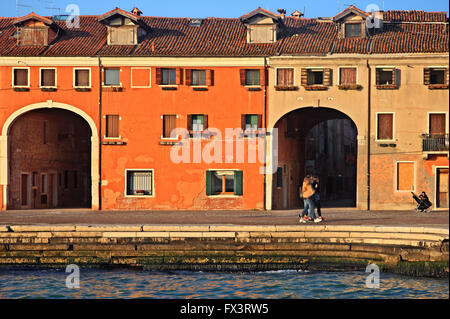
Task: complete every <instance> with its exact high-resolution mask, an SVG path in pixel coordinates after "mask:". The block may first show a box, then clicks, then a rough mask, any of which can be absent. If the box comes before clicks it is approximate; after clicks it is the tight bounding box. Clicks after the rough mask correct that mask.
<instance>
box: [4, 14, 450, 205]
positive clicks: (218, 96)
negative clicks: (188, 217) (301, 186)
mask: <svg viewBox="0 0 450 319" xmlns="http://www.w3.org/2000/svg"><path fill="white" fill-rule="evenodd" d="M279 13H280V14H273V13H271V12H268V11H266V10H263V9H260V8H259V9H257V10H255V11H253V12H251V13H248V14H246V15H244V16H242V17H240V18H238V19H222V18H207V19H188V18H158V17H146V16H141V12H140V11H139V10H137V9H136V8H135V9H134V10H133V11H132V12H131V13H129V12H126V11H123V10H121V9H117V8H116V9H114V10H112V11H109V12H107V13H106V14H104V15H102V16H81V17H78V18H77V20H75V21H70V23H68V21H67V20H64V19H61V17H51V18H49V17H42V16H39V15H36V14H34V13H31V14H29V15H27V16H25V17H22V18H0V30H1V33H0V126H1V129H2V132H1V137H0V186H1V193H2V196H1V199H0V201H1V207H2V210H7V209H50V208H74V207H80V208H89V209H92V210H99V209H101V210H151V209H154V210H208V209H219V210H253V209H257V210H263V209H272V202H273V203H274V205H273V206H274V208H275V209H278V208H280V207H281V208H294V207H297V206H299V204H300V201H299V199H298V198H297V188H298V187H297V182H298V181H300V177H301V176H304V174H305V169H306V168H307V164H308V163H309V162H307V160H308V159H309V157H306V158H305V162H302V161H299V162H298V163H297V162H295V165H294V166H295V167H294V166H292V167H293V168H292V169H290V171H291V172H292V173H290V175H289V178H287V177H286V176H287V175H282V172H283V167H284V171H285V173H286V171H289V167H288V169H286V165H284V162H283V161H285V162H289V159H290V158H293V157H295V158H297V157H298V158H300V157H301V156H303V155H302V154H303V153H305V152H306V151H305V149H304V148H305V145H306V144H307V143H306V142H307V141H306V140H302V141H300V142H298V143H297V142H295V143H294V142H292V141H294V139H295V138H294V139H292V138H293V136H291V135H289V134H286V132H287V133H289V132H288V131H289V129H290V128H289V127H290V126H292V125H294V126H295V125H297V124H298V125H300V124H301V125H303V126H305V127H308V128H309V129H311V128H312V127H310V124H311V125H312V123H314V125H315V123H316V122H317V123H319V122H321V121H322V122H323V121H324V120H330V119H334V117H332V116H331V117H330V116H328V117H327V116H322V117H320V116H319V117H318V115H317V114H318V113H317V112H316V111H317V110H316V109H315V108H313V107H315V104H317V106H318V105H319V104H321V103H320V98H321V99H322V105H323V104H326V103H328V104H330V105H331V104H333V102H331V101H333V100H334V99H333V98H330V97H328V96H325V95H324V94H325V93H323V90H322V89H323V85H322V84H318V86H320V90H319V89H318V90H319V92H318V93H315V92H313V93H310V92H308V93H305V94H309V95H304V96H303V95H302V96H300V95H299V93H298V92H295V90H294V89H292V88H294V87H295V86H294V85H293V84H294V83H297V82H299V81H300V80H301V75H300V73H301V72H297V73H295V71H292V73H288V72H285V73H286V75H283V77H280V76H279V74H282V73H281V72H279V69H287V68H291V69H292V70H293V69H294V68H295V67H298V66H299V62H298V61H296V60H295V56H301V58H304V57H305V56H314V58H315V59H316V60H317V61H315V63H316V64H317V65H314V67H315V69H317V66H322V64H324V63H325V62H326V63H328V64H329V65H328V64H327V65H326V67H327V68H330V67H336V70H339V68H338V66H340V65H338V64H336V63H341V62H342V61H344V60H345V61H344V62H345V65H350V66H352V67H354V66H355V65H358V64H360V63H362V62H361V61H363V59H366V58H367V54H368V53H367V52H366V51H365V50H367V49H370V50H372V45H369V44H368V42H367V41H368V40H367V39H366V37H365V36H362V37H361V39H359V38H358V39H355V35H354V34H351V37H352V39H345V38H344V39H342V35H341V34H340V32H338V31H337V30H338V29H336V27H335V25H334V24H336V23H341V24H342V25H343V27H342V28H344V23H343V22H341V20H338V19H336V21H332V20H331V19H330V21H328V20H327V21H322V20H323V19H322V20H321V19H305V18H302V17H301V15H299V14H297V15H295V16H294V15H293V16H292V17H285V12H283V11H280V12H279ZM347 13H348V15H347ZM347 13H346V17H350V18H349V19H348V20H349V21H350V22H349V23H350V24H352V23H353V24H355V21H359V20H355V19H354V16H358V14H360V12H359V11H357V10H356V8H353V7H351V8H350V11H349V12H347ZM354 13H355V14H354ZM361 15H362V14H361ZM364 17H365V14H364ZM438 18H439V19H441V18H442V17H441V15H438ZM339 19H341V18H339ZM427 19H428V18H427ZM316 20H317V21H316ZM319 20H320V21H319ZM345 21H347V20H345ZM413 22H414V21H413ZM359 23H360V22H359ZM396 23H397V22H396ZM414 23H416V22H414ZM427 23H428V22H427ZM436 23H437V24H445V22H442V21H440V22H439V21H438V22H436ZM316 25H317V26H316ZM447 25H448V23H447ZM426 27H428V24H427V25H426ZM306 28H317V30H316V29H314V30H316V31H314V32H317V33H318V34H321V36H320V37H315V39H314V41H310V40H311V39H310V40H308V39H306V40H305V39H303V38H302V37H303V36H305V35H306V36H308V35H309V34H310V33H308V30H306ZM344 29H345V28H344ZM344 29H343V30H344ZM363 29H364V28H362V29H361V30H363ZM349 30H350V29H349ZM352 30H353V31H352ZM354 30H356V29H351V30H350V31H351V32H354ZM358 30H359V29H358ZM397 30H400V29H399V28H396V29H395V32H399V33H401V31H397ZM435 31H436V30H435ZM408 32H409V31H408ZM359 33H360V34H363V33H364V32H362V31H359ZM407 34H408V35H409V34H410V33H407ZM428 34H430V33H428ZM400 35H401V36H403V34H400ZM344 36H345V34H344ZM358 36H359V35H357V37H358ZM379 38H380V39H382V37H379ZM445 39H447V40H445ZM304 40H305V41H304ZM301 41H304V42H301ZM373 41H375V40H373ZM424 41H428V39H425V40H424ZM433 41H435V43H434V42H433ZM446 41H447V44H448V31H447V34H445V35H442V39H441V38H439V39H434V38H433V39H432V42H431V44H429V47H430V48H431V49H432V50H434V51H432V52H429V53H430V55H434V56H436V55H437V54H441V53H443V54H444V55H445V54H446V56H447V57H448V48H447V47H446V46H443V44H442V43H445V42H446ZM316 42H318V43H316ZM360 42H361V43H362V44H361V43H360ZM380 43H381V40H380ZM433 43H434V44H433ZM383 45H384V44H383ZM427 45H428V42H427ZM375 48H376V46H375ZM427 48H428V46H427ZM333 50H334V51H336V53H333V52H332V51H333ZM394 50H395V48H394ZM413 50H414V48H413ZM421 50H423V52H422V53H423V54H427V53H428V51H427V50H428V49H421ZM330 52H331V53H330ZM332 54H334V55H333V56H331V55H332ZM336 54H337V55H338V56H336ZM339 54H341V56H339ZM383 54H385V53H384V52H381V53H379V55H380V57H381V56H382V55H383ZM396 54H397V55H401V54H404V53H403V52H396ZM407 54H408V53H407ZM327 56H328V57H329V59H328V60H329V61H332V62H328V60H326V57H327ZM283 57H285V58H287V59H286V61H287V62H286V63H285V62H284V61H282V59H283ZM335 57H336V59H337V60H338V59H341V60H342V61H337V62H334V60H333V59H335ZM290 58H292V59H290ZM395 58H396V59H397V58H398V56H396V57H395ZM277 59H280V61H281V62H280V61H277ZM383 59H384V57H383ZM319 60H320V61H319ZM439 61H440V60H439ZM319 62H320V63H319ZM388 62H389V61H388ZM277 63H278V64H277ZM302 63H303V62H302ZM330 63H331V64H330ZM383 63H385V62H384V61H383ZM386 63H387V62H386ZM334 64H336V65H334ZM380 65H381V64H380ZM383 65H384V64H383ZM386 65H388V66H390V65H391V64H390V63H387V64H386ZM439 66H440V67H441V65H439ZM444 67H445V68H446V70H447V71H445V72H447V73H444V74H445V76H446V79H444V84H443V86H445V87H442V88H439V89H440V90H441V91H440V92H442V93H441V95H442V96H447V97H448V65H447V66H446V65H444ZM384 68H388V67H387V66H384ZM299 70H300V69H299ZM316 71H317V70H316ZM438 71H439V70H438ZM283 74H284V73H283ZM289 74H292V77H293V78H292V79H290V78H289ZM327 77H328V78H330V77H331V79H332V78H333V75H332V73H331V75H330V74H328V75H327ZM335 77H336V78H337V76H336V75H335ZM372 77H374V78H375V75H373V76H372ZM368 78H370V75H369V76H368ZM305 79H306V77H305ZM317 79H318V78H317ZM317 79H316V78H314V81H316V80H317ZM319 80H320V79H319ZM322 80H323V79H322ZM280 81H282V82H283V83H284V82H286V83H287V84H286V85H285V86H283V87H279V85H278V84H279V82H280ZM290 81H292V83H291V85H288V84H289V83H290ZM302 81H303V80H302ZM308 81H309V78H308ZM327 81H329V79H327ZM335 81H336V80H335ZM377 81H378V78H377ZM288 82H289V83H288ZM329 82H330V83H328V84H327V86H332V85H333V83H332V82H333V81H332V80H331V81H329ZM374 82H375V81H374ZM362 83H363V88H362V89H359V88H358V90H359V91H358V92H352V91H349V93H347V92H345V94H346V95H345V99H346V100H354V99H353V98H352V96H356V95H358V96H363V95H364V97H365V96H366V94H368V93H367V87H370V85H371V84H370V82H369V83H368V84H366V83H365V82H362ZM269 85H270V86H269ZM275 91H276V92H275ZM279 91H281V93H280V92H279ZM284 91H287V92H284ZM270 94H272V96H273V97H272V96H270ZM302 94H304V93H303V92H302ZM352 94H353V95H352ZM342 95H344V93H342ZM316 97H318V99H319V100H318V101H319V102H316V100H317V98H316ZM300 99H301V100H302V101H303V99H305V100H308V101H309V99H311V101H314V105H313V104H312V103H311V105H307V106H310V107H311V110H310V111H308V112H309V113H308V112H307V113H304V114H303V113H298V114H297V115H298V117H299V118H298V119H296V120H295V121H297V122H298V123H297V122H295V121H294V120H293V119H290V120H289V119H288V118H287V117H286V121H284V120H283V121H280V123H281V124H279V125H278V126H276V125H275V124H274V123H275V121H274V120H273V119H272V118H271V116H272V117H273V118H274V119H275V118H276V117H277V118H282V117H283V116H284V115H286V114H288V113H289V112H291V111H293V110H295V109H296V108H297V107H296V105H297V104H298V103H300V102H299V101H300ZM366 100H367V99H365V98H364V99H361V100H360V102H361V103H360V104H361V105H362V103H366V102H365V101H366ZM324 101H326V102H324ZM358 101H359V100H358ZM431 102H432V101H431ZM438 102H439V103H435V104H442V103H441V100H439V101H438ZM372 103H373V105H376V103H377V100H374V101H373V102H372ZM427 103H428V102H427ZM336 105H337V102H336ZM332 106H333V107H334V105H332ZM425 107H426V106H425ZM334 108H335V109H336V110H338V111H339V106H336V107H334ZM347 108H348V110H349V111H347V114H348V115H349V118H350V119H353V120H355V121H357V122H358V124H359V132H358V133H357V134H358V135H356V133H355V132H354V131H355V129H352V134H353V135H354V141H353V140H352V142H351V145H353V146H352V149H353V148H354V150H353V151H352V152H354V153H355V154H356V152H358V153H357V155H358V160H359V163H360V164H358V166H355V165H356V164H354V166H352V167H351V170H350V171H351V172H352V174H354V176H353V175H352V177H351V179H352V180H351V181H350V186H349V187H348V188H349V189H352V192H354V194H353V193H352V194H351V196H350V197H351V199H352V202H355V203H354V205H355V206H357V207H360V208H363V207H367V206H365V202H366V201H368V200H370V198H369V199H367V198H368V196H369V195H367V194H366V193H365V191H364V189H365V187H366V184H367V182H366V181H365V176H366V175H367V165H366V164H364V162H363V161H362V159H363V157H364V156H365V152H366V146H365V145H366V144H364V142H362V140H364V138H365V136H367V135H369V136H370V135H371V134H373V132H372V131H370V132H366V130H367V129H369V130H370V125H368V128H367V127H366V124H362V125H361V123H363V121H366V119H367V115H364V116H363V115H361V114H362V113H361V112H360V110H358V108H357V107H353V106H352V105H348V106H347ZM278 113H279V114H278ZM335 113H336V114H337V113H338V112H335ZM438 113H439V114H440V113H442V112H438ZM271 114H272V115H271ZM305 114H306V115H305ZM327 114H328V113H327ZM327 114H325V115H327ZM330 114H331V113H330ZM294 115H295V114H294ZM297 115H295V116H294V118H295V117H296V116H297ZM332 115H333V116H334V113H333V114H332ZM369 117H370V114H369ZM336 118H337V119H338V120H339V119H340V117H339V116H338V117H336ZM373 118H375V113H374V114H373V115H372V119H373ZM347 120H348V119H347ZM272 122H274V123H272ZM294 122H295V123H294ZM299 123H300V124H299ZM349 123H351V122H349ZM445 123H448V115H447V116H446V117H444V133H445V132H447V147H448V124H445ZM331 124H332V125H335V124H336V123H334V122H333V123H331ZM331 124H330V125H331ZM336 125H337V124H336ZM445 125H446V126H447V127H445ZM268 127H269V128H271V127H272V128H273V127H277V129H278V131H279V133H278V134H279V137H280V139H279V142H280V149H281V150H282V153H281V154H274V153H275V151H277V150H275V151H274V152H272V151H268V148H270V149H271V150H272V147H275V148H276V147H277V143H278V136H277V135H276V133H277V132H273V131H272V130H269V132H266V128H268ZM342 127H343V126H342ZM291 129H292V127H291ZM285 131H286V132H285ZM294 131H296V132H297V131H301V130H300V129H295V130H294ZM319 131H320V130H317V132H319ZM342 131H343V129H342ZM306 133H307V132H306V131H305V132H303V133H302V134H304V135H305V136H306ZM319 133H320V132H319ZM319 133H317V134H319ZM353 135H352V136H353ZM302 136H303V135H302ZM341 137H342V140H343V139H344V136H343V135H342V136H340V135H339V139H341ZM275 139H276V141H275ZM309 144H311V143H309ZM356 144H358V146H356ZM444 144H445V143H444ZM293 145H294V146H293ZM349 145H350V144H349ZM349 145H344V144H343V145H342V147H340V148H342V149H344V148H345V146H347V147H348V148H350V146H351V145H350V146H349ZM356 147H358V150H356ZM340 148H339V149H340ZM372 151H373V150H372ZM369 152H370V149H369ZM352 154H353V153H352ZM347 155H348V154H347ZM441 155H442V151H441V150H440V153H439V156H440V157H439V159H440V162H439V163H438V164H439V165H440V166H439V167H443V168H444V169H445V168H447V174H448V148H447V153H445V150H444V153H443V156H441ZM445 155H447V156H446V157H445ZM269 157H270V158H269ZM347 157H348V156H347ZM441 157H442V160H441ZM278 158H280V160H281V161H282V162H283V165H280V166H279V167H278V163H277V159H278ZM311 158H312V157H311ZM314 158H315V157H314ZM355 161H356V159H354V160H352V161H351V162H355ZM310 162H311V161H310ZM266 163H268V164H266ZM288 164H289V163H288ZM341 164H342V163H341ZM372 169H373V168H372ZM430 169H431V170H433V169H436V168H435V167H434V166H433V167H431V168H430ZM353 172H354V173H353ZM369 173H370V167H369ZM278 175H280V178H278ZM268 176H270V178H268ZM281 176H284V178H285V180H284V179H283V178H281ZM447 176H448V175H447ZM382 179H383V178H382V177H381V178H377V177H376V174H374V177H373V178H372V185H377V183H382ZM447 179H448V177H447ZM291 184H292V185H293V186H291V189H290V191H289V192H285V191H284V189H283V185H291ZM330 185H331V182H330ZM380 187H381V186H380ZM353 189H355V191H353ZM356 189H357V190H356ZM331 191H333V189H331V190H330V192H331ZM356 192H358V196H357V193H356ZM373 192H376V189H375V187H374V188H373V190H372V193H373ZM446 194H447V195H445V196H447V198H448V191H447V193H446ZM372 198H373V197H372ZM382 201H383V200H382V199H380V200H379V202H380V203H382ZM447 201H448V200H447ZM289 203H292V204H289ZM374 206H376V205H374ZM379 207H383V208H386V207H385V206H383V205H379ZM402 207H403V206H402ZM390 208H393V207H390Z"/></svg>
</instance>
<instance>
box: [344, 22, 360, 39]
mask: <svg viewBox="0 0 450 319" xmlns="http://www.w3.org/2000/svg"><path fill="white" fill-rule="evenodd" d="M345 37H346V38H359V37H361V23H346V24H345Z"/></svg>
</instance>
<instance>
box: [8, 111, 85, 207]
mask: <svg viewBox="0 0 450 319" xmlns="http://www.w3.org/2000/svg"><path fill="white" fill-rule="evenodd" d="M7 134H8V175H9V176H8V181H9V183H8V193H7V208H8V209H47V208H91V207H92V197H91V196H92V181H91V149H92V147H91V143H92V142H91V137H92V130H91V127H90V125H89V123H88V122H87V121H86V120H85V119H84V118H82V117H81V116H80V115H78V114H76V113H74V112H71V111H68V110H64V109H59V108H38V109H33V110H30V111H28V112H25V113H23V114H21V115H19V116H17V117H16V118H15V119H14V121H13V122H12V123H11V124H10V126H9V130H8V133H7Z"/></svg>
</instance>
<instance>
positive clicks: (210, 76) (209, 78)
mask: <svg viewBox="0 0 450 319" xmlns="http://www.w3.org/2000/svg"><path fill="white" fill-rule="evenodd" d="M205 73H206V85H207V86H213V85H214V70H206V71H205Z"/></svg>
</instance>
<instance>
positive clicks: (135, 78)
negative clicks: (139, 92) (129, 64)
mask: <svg viewBox="0 0 450 319" xmlns="http://www.w3.org/2000/svg"><path fill="white" fill-rule="evenodd" d="M131 87H132V88H149V87H151V82H150V68H132V69H131Z"/></svg>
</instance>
